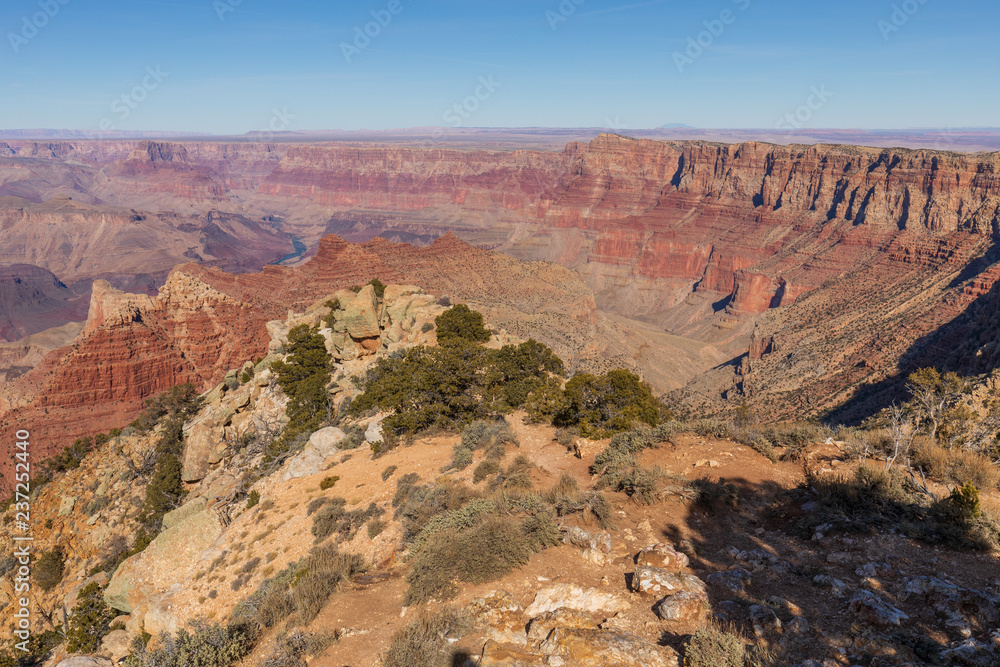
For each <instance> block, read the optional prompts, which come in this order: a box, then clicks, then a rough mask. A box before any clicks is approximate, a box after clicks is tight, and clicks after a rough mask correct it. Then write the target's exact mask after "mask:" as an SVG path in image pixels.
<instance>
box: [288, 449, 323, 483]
mask: <svg viewBox="0 0 1000 667" xmlns="http://www.w3.org/2000/svg"><path fill="white" fill-rule="evenodd" d="M325 462H326V457H324V456H323V455H322V454H320V453H319V452H317V451H316V450H315V449H313V448H311V447H307V448H306V449H304V450H302V451H301V452H299V453H298V454H296V455H295V456H293V457H292V458H291V459H289V461H288V465H287V466H286V467H285V472H284V473H283V474H282V475H281V479H282V480H284V481H286V482H287V481H288V480H290V479H296V478H298V477H308V476H310V475H315V474H316V473H318V472H319V471H320V470H321V469H322V466H323V464H324V463H325Z"/></svg>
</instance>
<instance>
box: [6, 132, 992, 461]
mask: <svg viewBox="0 0 1000 667" xmlns="http://www.w3.org/2000/svg"><path fill="white" fill-rule="evenodd" d="M998 166H1000V155H998V154H992V153H978V154H962V153H954V152H942V151H934V150H919V149H881V148H865V147H857V146H844V145H814V146H805V145H788V146H780V145H774V144H766V143H760V142H746V143H742V144H720V143H710V142H705V141H659V140H652V139H635V138H629V137H624V136H620V135H615V134H601V135H600V136H598V137H597V138H595V139H593V140H592V141H590V142H589V143H582V142H575V141H574V142H570V143H568V144H567V145H565V147H564V148H562V149H560V150H538V149H526V148H503V149H490V150H487V149H483V148H477V149H467V150H459V149H452V148H447V147H443V146H429V147H413V146H397V145H389V144H379V143H346V142H315V143H299V144H296V143H275V144H263V143H239V142H211V141H173V142H171V141H149V140H116V141H72V140H71V141H30V140H25V139H8V140H5V141H3V142H0V263H2V264H3V265H4V266H5V267H6V268H5V269H4V272H5V273H0V286H2V288H3V290H4V294H5V295H6V298H5V301H4V308H5V310H4V312H3V313H0V315H2V317H0V326H2V327H5V328H2V329H0V335H2V336H3V337H5V338H7V339H8V340H9V341H10V343H9V344H10V345H14V346H15V347H12V348H9V349H8V348H5V350H4V351H3V356H2V358H3V360H5V363H7V364H9V365H8V366H6V369H7V370H6V371H5V373H6V378H7V382H6V384H4V385H2V386H0V419H2V420H3V424H4V428H5V429H9V428H16V427H17V425H18V424H23V423H26V422H29V421H30V422H32V423H44V424H49V426H42V427H41V428H43V429H50V430H51V431H52V432H51V433H46V436H51V438H52V442H53V447H54V448H55V447H56V446H57V443H61V444H62V445H65V444H66V442H65V441H66V440H67V439H68V438H72V437H76V436H78V435H82V434H85V433H86V432H87V429H93V427H94V426H96V425H98V424H101V425H116V424H117V423H118V422H122V421H123V420H125V419H127V417H128V416H129V415H132V414H134V413H135V411H136V410H137V409H138V407H139V406H141V402H142V400H143V399H144V398H146V397H147V396H149V395H151V394H152V393H155V392H157V391H160V390H162V389H164V388H166V387H168V386H170V385H172V384H176V383H178V382H184V381H194V382H196V383H198V384H199V385H201V386H208V385H209V384H211V383H213V382H217V381H218V380H219V379H220V377H221V374H224V373H225V371H226V370H227V369H229V368H232V367H238V366H239V365H240V364H241V363H243V362H244V361H246V360H252V359H253V358H254V357H255V356H258V355H259V354H261V353H263V352H264V345H265V342H264V341H266V337H265V336H264V330H265V326H264V325H265V324H266V322H267V321H269V320H271V319H275V318H276V317H278V316H283V315H284V313H285V312H286V311H287V309H289V308H294V307H302V306H303V305H304V304H306V303H307V302H311V301H313V300H315V299H316V298H319V297H321V296H323V295H325V294H330V293H333V292H334V291H336V290H337V289H341V288H345V287H349V286H351V285H354V284H363V283H364V282H366V281H368V280H370V279H372V278H375V277H378V278H380V279H382V280H385V281H387V282H388V281H393V282H397V283H405V284H418V285H421V286H423V287H424V288H425V289H427V290H428V292H430V293H432V294H435V295H437V296H448V297H451V298H453V299H457V300H460V301H466V302H468V303H470V304H471V305H474V306H475V307H477V308H478V309H481V310H482V311H483V312H484V313H486V314H487V316H488V319H490V321H492V322H496V323H497V324H498V325H499V326H502V327H504V328H505V329H506V330H507V331H509V332H510V333H512V334H514V335H517V336H521V337H525V338H526V337H535V338H537V339H539V340H541V341H543V342H545V343H547V344H549V345H550V346H552V347H553V349H555V350H556V351H557V352H558V353H559V354H560V355H561V356H562V357H563V358H564V359H566V360H567V364H568V366H569V367H570V368H571V369H579V370H582V369H587V370H601V369H605V368H610V367H614V366H619V367H626V368H631V369H633V370H636V371H637V372H640V373H641V374H642V375H643V377H644V378H645V379H647V380H648V381H649V382H650V383H651V384H652V385H653V386H654V388H655V389H656V390H657V392H658V393H661V394H665V395H668V397H669V400H670V401H671V402H672V403H673V404H674V405H676V406H677V407H678V409H680V410H682V411H685V412H690V413H692V414H695V415H696V414H699V413H714V412H718V411H720V410H721V411H725V410H727V409H732V408H734V407H735V406H737V405H739V404H741V403H742V402H744V401H746V402H747V403H748V404H750V405H752V406H753V407H754V408H755V410H757V412H758V413H759V414H760V415H761V417H762V418H766V419H792V418H803V417H816V416H822V415H828V414H832V415H834V416H839V417H842V418H844V419H852V420H853V419H860V418H863V417H864V416H867V415H868V414H870V413H871V412H872V411H873V410H875V409H878V408H879V407H882V406H883V405H885V404H886V403H887V402H888V401H890V400H892V399H893V398H895V397H896V396H898V392H899V389H900V378H901V377H902V376H904V375H905V373H906V372H908V371H909V370H912V369H913V368H916V367H918V365H921V364H922V365H927V364H936V365H940V366H943V367H952V368H956V369H958V368H962V369H963V370H970V371H976V372H984V371H985V370H989V369H990V368H991V363H992V362H993V360H994V359H995V358H996V357H997V356H998V350H1000V345H998V339H997V337H996V335H995V334H994V333H993V328H992V327H991V326H990V325H989V323H990V321H991V320H990V317H991V313H995V312H996V308H997V305H998V303H997V302H998V294H997V293H998V290H997V289H995V287H994V286H995V284H996V282H997V278H998V277H1000V266H998V265H997V263H996V262H997V259H998V258H1000V257H998V256H997V254H996V251H995V236H996V234H997V233H998V231H1000V229H998V220H1000V176H998V173H997V169H998ZM377 237H380V238H377ZM387 239H388V240H387ZM390 240H391V241H395V242H396V243H393V242H391V241H390ZM293 241H294V242H298V243H300V244H302V245H304V246H305V247H306V249H307V250H306V252H305V254H304V256H299V255H298V254H297V253H296V252H294V251H293V250H292V246H293ZM358 243H360V245H358ZM283 258H284V260H285V261H284V263H285V264H288V265H289V266H278V265H273V264H272V262H276V261H281V260H282V259H283ZM178 265H181V266H178ZM175 267H176V268H175ZM16 279H20V280H21V282H20V283H18V282H16ZM118 292H121V293H122V294H128V293H131V294H136V295H137V296H134V297H130V296H123V295H122V294H118ZM105 303H108V304H110V305H109V306H108V307H105V306H104V304H105ZM88 313H89V314H88ZM70 322H74V323H76V324H75V326H76V327H77V330H78V331H82V333H81V334H80V337H79V338H76V339H75V340H74V339H72V338H71V337H69V334H70V333H71V332H70V331H69V330H65V331H63V333H62V334H56V333H52V334H51V335H50V334H46V345H48V346H49V347H45V346H43V347H38V344H37V343H36V344H35V347H31V345H29V344H20V343H15V341H17V340H18V339H19V338H23V337H24V336H26V335H34V334H40V333H42V332H54V331H56V329H53V327H55V328H58V327H64V326H66V325H67V324H68V323H70ZM74 335H75V334H74ZM18 345H19V347H18ZM959 349H960V350H961V353H959V352H958V350H959ZM7 360H9V361H7ZM46 411H47V412H46ZM831 411H832V412H831Z"/></svg>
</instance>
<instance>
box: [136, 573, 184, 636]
mask: <svg viewBox="0 0 1000 667" xmlns="http://www.w3.org/2000/svg"><path fill="white" fill-rule="evenodd" d="M181 590H182V586H181V584H179V583H176V584H174V585H173V586H171V587H170V589H169V590H167V592H166V593H164V594H163V595H162V596H160V597H159V598H158V599H157V600H156V601H155V602H154V603H153V605H152V606H151V607H150V609H149V611H147V612H146V615H145V616H143V619H142V626H143V628H144V629H145V631H146V632H148V633H149V634H151V635H153V636H154V637H155V636H157V635H163V634H174V633H175V632H177V631H178V630H180V629H181V622H180V619H178V618H177V616H176V615H175V614H174V613H173V608H174V607H175V606H177V603H178V602H179V601H180V600H179V599H178V597H179V596H180V594H181Z"/></svg>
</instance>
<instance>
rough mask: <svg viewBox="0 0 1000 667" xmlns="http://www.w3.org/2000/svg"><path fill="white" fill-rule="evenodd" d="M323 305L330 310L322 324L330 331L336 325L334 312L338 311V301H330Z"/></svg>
mask: <svg viewBox="0 0 1000 667" xmlns="http://www.w3.org/2000/svg"><path fill="white" fill-rule="evenodd" d="M323 305H324V306H326V307H327V308H329V309H330V312H329V313H327V314H326V317H324V318H323V324H325V325H326V328H327V329H332V328H333V327H334V325H335V324H336V323H337V318H336V312H337V311H338V310H340V299H330V300H328V301H327V302H326V303H324V304H323Z"/></svg>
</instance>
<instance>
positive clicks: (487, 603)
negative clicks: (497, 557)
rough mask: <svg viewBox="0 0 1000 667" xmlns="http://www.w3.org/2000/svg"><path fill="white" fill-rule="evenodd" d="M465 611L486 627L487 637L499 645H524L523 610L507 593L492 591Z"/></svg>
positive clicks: (470, 604) (472, 603)
mask: <svg viewBox="0 0 1000 667" xmlns="http://www.w3.org/2000/svg"><path fill="white" fill-rule="evenodd" d="M466 610H467V611H468V612H469V614H470V615H471V616H472V617H473V618H474V619H476V621H477V622H479V623H481V624H483V625H485V626H486V627H487V636H488V637H489V638H490V639H492V640H494V641H497V642H500V643H511V644H518V645H524V644H525V643H526V642H527V639H526V636H525V632H524V609H523V608H522V607H521V605H520V603H518V602H517V600H515V599H514V596H513V595H511V594H510V593H509V592H507V591H493V592H492V593H490V594H488V595H486V596H485V597H481V598H477V599H475V600H473V601H472V602H471V603H469V605H468V607H466Z"/></svg>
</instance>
